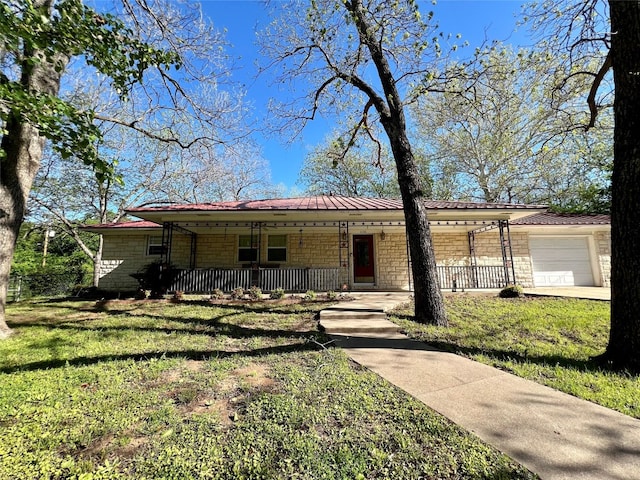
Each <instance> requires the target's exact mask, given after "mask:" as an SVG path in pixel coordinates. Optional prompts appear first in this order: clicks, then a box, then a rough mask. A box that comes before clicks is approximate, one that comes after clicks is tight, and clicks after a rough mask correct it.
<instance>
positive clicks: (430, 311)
mask: <svg viewBox="0 0 640 480" xmlns="http://www.w3.org/2000/svg"><path fill="white" fill-rule="evenodd" d="M385 128H386V127H385ZM387 133H389V140H390V142H391V149H392V150H393V156H394V158H395V160H396V168H397V170H398V183H399V184H400V194H401V195H402V205H403V208H404V218H405V225H406V234H407V239H408V240H409V251H410V254H411V273H412V274H413V288H414V299H415V320H416V322H419V323H429V324H433V325H438V326H441V327H446V326H448V321H447V316H446V312H445V308H444V300H443V298H442V292H441V291H440V285H439V284H438V277H437V270H436V257H435V253H434V250H433V242H432V241H431V229H430V228H429V219H428V218H427V212H426V207H425V205H424V201H425V197H424V193H423V190H422V185H421V183H420V176H419V174H418V169H417V166H416V162H415V159H414V157H413V153H412V152H411V147H410V144H409V140H408V139H407V136H406V134H405V133H404V132H393V129H392V130H391V133H390V132H389V130H387Z"/></svg>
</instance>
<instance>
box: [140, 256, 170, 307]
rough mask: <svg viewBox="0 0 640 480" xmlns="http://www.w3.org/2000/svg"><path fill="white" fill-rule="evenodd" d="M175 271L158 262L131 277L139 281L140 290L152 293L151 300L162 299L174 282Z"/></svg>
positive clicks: (150, 264)
mask: <svg viewBox="0 0 640 480" xmlns="http://www.w3.org/2000/svg"><path fill="white" fill-rule="evenodd" d="M173 270H174V267H173V266H171V265H167V264H166V263H162V262H160V261H159V260H158V261H155V262H152V263H149V264H148V265H145V266H144V267H142V269H141V270H139V271H138V273H134V274H132V275H131V276H132V277H133V278H135V279H136V280H137V281H138V283H139V284H140V288H142V289H144V290H150V291H151V293H150V294H149V298H162V297H163V296H164V294H165V293H167V290H168V289H169V287H170V286H171V283H172V282H173Z"/></svg>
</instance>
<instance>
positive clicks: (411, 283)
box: [404, 230, 413, 292]
mask: <svg viewBox="0 0 640 480" xmlns="http://www.w3.org/2000/svg"><path fill="white" fill-rule="evenodd" d="M404 239H405V242H404V243H405V244H406V246H407V280H408V281H409V291H410V292H413V282H412V281H411V280H412V278H413V277H412V272H413V270H412V269H411V249H410V248H409V237H408V236H407V231H406V230H405V234H404Z"/></svg>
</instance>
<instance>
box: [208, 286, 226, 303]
mask: <svg viewBox="0 0 640 480" xmlns="http://www.w3.org/2000/svg"><path fill="white" fill-rule="evenodd" d="M221 298H224V292H223V291H222V290H220V289H219V288H216V289H214V290H213V291H212V292H211V300H220V299H221Z"/></svg>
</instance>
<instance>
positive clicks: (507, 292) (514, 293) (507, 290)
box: [498, 285, 524, 298]
mask: <svg viewBox="0 0 640 480" xmlns="http://www.w3.org/2000/svg"><path fill="white" fill-rule="evenodd" d="M498 296H499V297H500V298H519V297H522V296H524V291H523V290H522V287H521V286H520V285H507V286H506V287H504V288H503V289H502V290H500V293H499V294H498Z"/></svg>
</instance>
